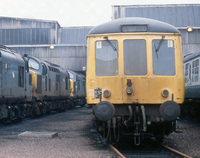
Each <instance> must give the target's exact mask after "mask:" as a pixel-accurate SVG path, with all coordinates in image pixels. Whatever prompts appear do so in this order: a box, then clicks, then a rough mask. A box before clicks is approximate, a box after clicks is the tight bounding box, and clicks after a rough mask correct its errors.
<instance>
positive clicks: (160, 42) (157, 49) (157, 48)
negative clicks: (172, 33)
mask: <svg viewBox="0 0 200 158" xmlns="http://www.w3.org/2000/svg"><path fill="white" fill-rule="evenodd" d="M164 38H165V36H164V35H163V36H162V39H161V40H160V41H159V43H158V46H157V47H156V45H155V44H154V47H155V51H156V57H157V58H158V51H159V49H160V46H161V44H162V42H163V41H164Z"/></svg>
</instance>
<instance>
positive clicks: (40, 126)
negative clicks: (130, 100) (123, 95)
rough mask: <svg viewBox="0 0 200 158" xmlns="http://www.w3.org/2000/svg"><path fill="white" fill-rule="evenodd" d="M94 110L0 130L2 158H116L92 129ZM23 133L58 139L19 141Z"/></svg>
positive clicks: (54, 116) (84, 110) (66, 113)
mask: <svg viewBox="0 0 200 158" xmlns="http://www.w3.org/2000/svg"><path fill="white" fill-rule="evenodd" d="M92 118H93V115H92V112H91V109H87V108H85V107H84V108H80V109H74V110H69V111H66V112H64V113H55V114H52V115H48V116H45V117H41V118H37V119H27V120H23V121H22V122H20V123H17V124H11V125H6V126H5V125H2V126H1V127H0V158H67V157H70V158H71V157H72V158H73V157H74V158H79V157H81V158H87V157H89V158H93V157H94V158H96V157H102V158H105V157H115V154H114V153H113V152H112V151H111V150H110V149H109V147H108V145H106V144H103V143H101V141H100V136H99V134H98V133H97V132H96V131H95V130H94V129H93V127H92ZM24 131H32V132H58V137H55V138H37V137H19V136H18V134H20V133H22V132H24Z"/></svg>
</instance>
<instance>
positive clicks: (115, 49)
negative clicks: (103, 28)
mask: <svg viewBox="0 0 200 158" xmlns="http://www.w3.org/2000/svg"><path fill="white" fill-rule="evenodd" d="M104 39H106V41H107V42H108V44H109V45H110V46H111V47H112V49H113V50H114V51H117V48H116V47H115V46H114V44H113V43H112V42H111V41H110V40H109V39H108V37H107V36H105V37H104Z"/></svg>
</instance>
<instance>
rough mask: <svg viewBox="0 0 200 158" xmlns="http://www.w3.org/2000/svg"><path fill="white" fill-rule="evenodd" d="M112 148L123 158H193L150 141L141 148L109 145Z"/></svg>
mask: <svg viewBox="0 0 200 158" xmlns="http://www.w3.org/2000/svg"><path fill="white" fill-rule="evenodd" d="M109 146H110V148H111V149H112V150H113V151H114V152H115V153H116V154H117V155H118V156H119V157H121V158H174V157H175V158H192V157H191V156H189V155H186V154H184V153H181V152H179V151H177V150H175V149H173V148H170V147H168V146H165V145H162V144H158V143H156V142H154V141H148V142H145V143H144V144H142V145H141V146H134V145H133V144H131V143H122V144H109Z"/></svg>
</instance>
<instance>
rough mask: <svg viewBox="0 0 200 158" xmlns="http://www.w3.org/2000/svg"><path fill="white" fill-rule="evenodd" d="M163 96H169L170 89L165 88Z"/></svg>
mask: <svg viewBox="0 0 200 158" xmlns="http://www.w3.org/2000/svg"><path fill="white" fill-rule="evenodd" d="M162 96H163V97H164V98H167V97H168V96H169V92H168V90H166V89H165V90H163V91H162Z"/></svg>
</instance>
